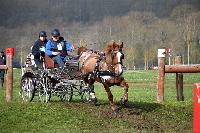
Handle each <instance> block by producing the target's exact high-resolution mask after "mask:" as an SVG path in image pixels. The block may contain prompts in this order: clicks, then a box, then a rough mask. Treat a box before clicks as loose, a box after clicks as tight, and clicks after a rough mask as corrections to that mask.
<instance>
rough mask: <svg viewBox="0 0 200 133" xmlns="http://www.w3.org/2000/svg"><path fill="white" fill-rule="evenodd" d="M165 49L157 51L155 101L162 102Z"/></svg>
mask: <svg viewBox="0 0 200 133" xmlns="http://www.w3.org/2000/svg"><path fill="white" fill-rule="evenodd" d="M164 80H165V49H158V82H157V101H158V102H162V101H164Z"/></svg>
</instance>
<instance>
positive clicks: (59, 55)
mask: <svg viewBox="0 0 200 133" xmlns="http://www.w3.org/2000/svg"><path fill="white" fill-rule="evenodd" d="M51 35H52V38H51V39H49V41H48V42H47V44H46V49H45V53H46V54H47V55H48V56H49V57H50V58H52V59H53V60H54V61H55V62H56V63H58V65H59V67H61V68H63V67H64V62H65V61H66V60H68V59H69V57H68V56H67V55H68V54H67V51H71V52H72V51H73V48H72V46H71V44H70V43H69V42H68V41H66V40H64V38H63V37H61V36H60V31H59V30H58V29H54V30H53V31H52V32H51Z"/></svg>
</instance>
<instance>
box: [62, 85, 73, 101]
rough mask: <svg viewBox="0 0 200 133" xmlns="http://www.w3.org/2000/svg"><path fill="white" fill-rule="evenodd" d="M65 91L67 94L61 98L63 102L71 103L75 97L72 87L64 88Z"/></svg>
mask: <svg viewBox="0 0 200 133" xmlns="http://www.w3.org/2000/svg"><path fill="white" fill-rule="evenodd" d="M63 91H64V92H65V93H64V94H63V95H61V96H60V99H61V101H62V102H65V101H67V102H71V100H72V96H73V88H72V87H71V86H67V87H63Z"/></svg>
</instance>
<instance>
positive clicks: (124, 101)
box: [120, 98, 128, 107]
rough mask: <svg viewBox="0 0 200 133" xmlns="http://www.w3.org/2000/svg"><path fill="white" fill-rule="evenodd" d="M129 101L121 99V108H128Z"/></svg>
mask: <svg viewBox="0 0 200 133" xmlns="http://www.w3.org/2000/svg"><path fill="white" fill-rule="evenodd" d="M127 101H128V100H124V99H123V98H121V100H120V103H121V106H124V107H126V106H127V105H126V103H127Z"/></svg>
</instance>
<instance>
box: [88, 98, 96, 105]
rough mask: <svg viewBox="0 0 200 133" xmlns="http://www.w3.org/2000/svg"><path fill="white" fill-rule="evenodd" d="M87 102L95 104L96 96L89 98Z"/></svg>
mask: <svg viewBox="0 0 200 133" xmlns="http://www.w3.org/2000/svg"><path fill="white" fill-rule="evenodd" d="M89 103H91V104H94V105H96V104H97V98H96V97H95V98H90V100H89Z"/></svg>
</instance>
